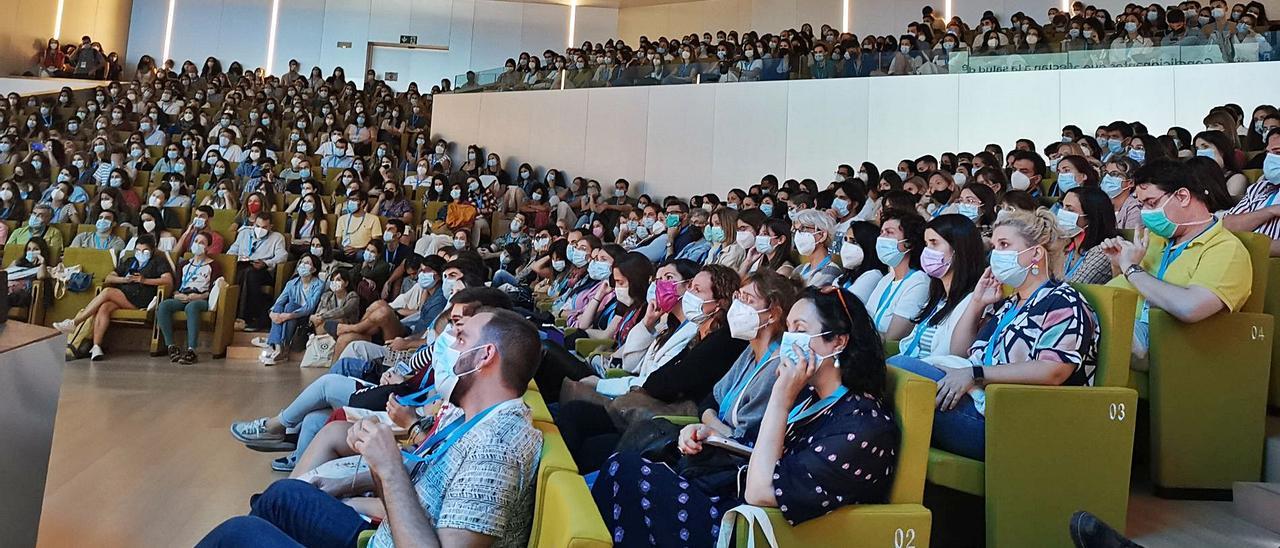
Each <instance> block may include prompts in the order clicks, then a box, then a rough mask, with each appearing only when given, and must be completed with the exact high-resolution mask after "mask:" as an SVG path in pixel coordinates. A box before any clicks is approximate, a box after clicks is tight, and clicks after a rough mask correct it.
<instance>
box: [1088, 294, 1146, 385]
mask: <svg viewBox="0 0 1280 548" xmlns="http://www.w3.org/2000/svg"><path fill="white" fill-rule="evenodd" d="M1072 287H1074V288H1076V291H1079V292H1080V294H1081V295H1082V296H1084V300H1085V301H1088V303H1089V306H1090V307H1091V308H1093V312H1094V314H1096V315H1097V317H1098V330H1099V333H1101V338H1100V339H1099V340H1098V364H1097V369H1094V372H1093V385H1094V386H1128V385H1129V358H1130V356H1132V355H1133V322H1134V319H1135V316H1136V315H1137V310H1138V293H1137V292H1135V291H1132V290H1129V289H1122V288H1118V287H1107V286H1104V285H1086V284H1072Z"/></svg>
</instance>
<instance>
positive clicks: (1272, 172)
mask: <svg viewBox="0 0 1280 548" xmlns="http://www.w3.org/2000/svg"><path fill="white" fill-rule="evenodd" d="M1262 176H1263V177H1266V178H1267V180H1268V181H1270V182H1271V183H1273V184H1274V183H1280V154H1276V153H1274V152H1269V153H1267V157H1266V159H1264V160H1262Z"/></svg>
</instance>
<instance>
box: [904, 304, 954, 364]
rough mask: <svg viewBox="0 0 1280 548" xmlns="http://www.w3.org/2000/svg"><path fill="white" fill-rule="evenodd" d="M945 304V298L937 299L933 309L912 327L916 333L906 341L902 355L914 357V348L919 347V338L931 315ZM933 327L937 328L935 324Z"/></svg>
mask: <svg viewBox="0 0 1280 548" xmlns="http://www.w3.org/2000/svg"><path fill="white" fill-rule="evenodd" d="M946 304H947V301H946V300H940V301H938V305H937V306H934V307H933V311H932V312H930V313H929V315H928V316H925V318H924V321H922V322H920V323H918V324H916V328H915V329H914V331H915V334H916V335H915V336H914V337H911V342H910V343H907V349H906V351H904V352H903V353H902V355H903V356H910V357H912V358H915V357H916V350H917V349H919V348H920V339H921V338H922V337H924V332H925V330H926V329H929V328H930V326H929V321H930V320H932V319H933V317H934V316H935V315H937V314H938V311H939V310H942V307H943V306H945V305H946ZM933 327H934V328H937V326H933Z"/></svg>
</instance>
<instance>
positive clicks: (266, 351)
mask: <svg viewBox="0 0 1280 548" xmlns="http://www.w3.org/2000/svg"><path fill="white" fill-rule="evenodd" d="M277 354H279V352H278V351H272V350H271V349H270V348H263V349H262V353H261V354H259V355H258V361H259V362H261V363H262V365H275V364H276V355H277Z"/></svg>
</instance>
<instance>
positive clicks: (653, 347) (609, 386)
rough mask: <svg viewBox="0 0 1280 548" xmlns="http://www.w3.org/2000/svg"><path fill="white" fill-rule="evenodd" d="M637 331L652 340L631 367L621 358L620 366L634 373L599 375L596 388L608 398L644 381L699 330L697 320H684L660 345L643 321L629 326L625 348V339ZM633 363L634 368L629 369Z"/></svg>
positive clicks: (678, 352) (681, 348)
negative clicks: (695, 321)
mask: <svg viewBox="0 0 1280 548" xmlns="http://www.w3.org/2000/svg"><path fill="white" fill-rule="evenodd" d="M637 328H638V329H637ZM636 331H641V332H642V333H641V334H640V335H639V338H641V339H643V338H646V337H647V338H648V339H649V340H650V341H651V342H650V343H649V345H648V350H646V351H645V353H644V356H643V358H641V359H640V361H639V362H638V363H634V364H631V367H628V364H627V363H626V361H625V360H624V361H623V368H624V369H626V370H627V371H630V372H633V373H636V376H634V377H623V378H618V379H600V382H598V383H596V392H599V393H600V394H603V395H605V396H608V397H610V398H616V397H619V396H622V395H623V394H626V393H627V392H628V391H629V390H631V387H633V386H641V385H643V384H644V383H645V381H646V380H648V379H649V375H652V374H653V372H654V371H657V370H659V369H661V368H662V366H664V365H666V364H667V362H669V361H671V359H672V358H674V357H676V356H677V355H679V354H680V353H681V352H683V351H684V349H685V347H686V346H689V341H691V340H693V337H694V336H695V335H697V334H698V324H695V323H693V322H685V323H683V324H682V325H680V326H679V328H678V329H676V332H675V333H672V334H671V337H670V338H668V339H667V340H666V341H665V342H663V343H662V345H658V341H657V335H656V334H654V333H650V332H649V330H648V329H645V327H644V324H643V323H642V324H640V325H637V326H636V327H634V328H632V329H631V332H630V333H628V334H627V341H626V342H625V343H624V344H623V347H624V348H625V347H626V346H627V343H630V342H631V337H632V336H633V335H635V334H636ZM633 367H634V368H636V369H632V368H633Z"/></svg>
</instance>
